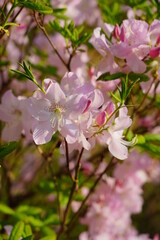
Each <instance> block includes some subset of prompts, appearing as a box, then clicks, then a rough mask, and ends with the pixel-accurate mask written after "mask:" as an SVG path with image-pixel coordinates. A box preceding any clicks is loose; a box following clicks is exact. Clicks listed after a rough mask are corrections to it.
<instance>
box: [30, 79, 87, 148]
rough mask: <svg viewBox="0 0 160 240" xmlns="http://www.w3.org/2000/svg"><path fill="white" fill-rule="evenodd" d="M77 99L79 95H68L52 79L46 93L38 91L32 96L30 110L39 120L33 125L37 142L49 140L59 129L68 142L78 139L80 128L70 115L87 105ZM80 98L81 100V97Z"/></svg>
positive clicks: (34, 137) (42, 142) (41, 142)
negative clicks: (80, 103) (81, 103)
mask: <svg viewBox="0 0 160 240" xmlns="http://www.w3.org/2000/svg"><path fill="white" fill-rule="evenodd" d="M47 81H48V80H47ZM76 100H77V96H70V97H66V95H65V93H64V92H63V91H62V89H61V87H60V86H59V84H58V83H56V82H52V81H50V83H49V84H48V88H47V89H46V93H45V94H42V93H39V91H38V92H36V93H35V94H34V95H33V97H31V98H30V104H29V111H30V113H31V115H32V116H33V117H34V118H35V119H36V120H37V121H36V123H35V125H34V126H33V139H34V141H35V143H36V144H44V143H47V142H49V141H50V140H51V138H52V135H53V134H54V133H55V132H56V131H57V130H58V131H60V132H61V134H62V136H64V137H65V138H66V140H67V142H68V143H73V142H75V141H76V139H77V136H78V128H77V126H76V124H75V123H74V122H73V121H72V120H71V119H70V118H69V115H70V114H71V113H72V112H74V111H75V112H76V111H77V110H79V111H83V110H84V109H85V105H84V104H83V106H82V105H81V106H80V105H79V102H78V103H77V102H76ZM78 100H79V101H80V99H79V98H78Z"/></svg>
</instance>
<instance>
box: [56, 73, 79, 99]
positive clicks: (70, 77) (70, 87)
mask: <svg viewBox="0 0 160 240" xmlns="http://www.w3.org/2000/svg"><path fill="white" fill-rule="evenodd" d="M80 86H81V84H80V80H79V79H78V77H77V75H76V74H75V73H73V72H67V73H66V74H65V75H64V77H63V78H62V80H61V88H62V90H63V91H64V92H65V94H66V95H69V94H70V93H72V94H73V93H74V92H76V90H77V89H78V88H79V87H80Z"/></svg>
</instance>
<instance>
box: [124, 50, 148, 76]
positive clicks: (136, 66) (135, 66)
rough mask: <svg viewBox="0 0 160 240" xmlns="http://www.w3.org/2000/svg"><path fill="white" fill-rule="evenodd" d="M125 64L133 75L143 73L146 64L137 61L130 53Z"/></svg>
mask: <svg viewBox="0 0 160 240" xmlns="http://www.w3.org/2000/svg"><path fill="white" fill-rule="evenodd" d="M126 60H127V64H128V66H129V67H130V68H131V70H132V71H133V72H135V73H144V72H145V70H146V64H145V63H144V62H142V61H141V60H139V59H138V57H137V56H136V55H135V54H134V53H132V54H130V55H129V56H128V57H127V58H126Z"/></svg>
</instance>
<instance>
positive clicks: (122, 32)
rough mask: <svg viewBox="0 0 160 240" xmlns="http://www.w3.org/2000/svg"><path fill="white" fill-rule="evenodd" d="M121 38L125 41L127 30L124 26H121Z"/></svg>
mask: <svg viewBox="0 0 160 240" xmlns="http://www.w3.org/2000/svg"><path fill="white" fill-rule="evenodd" d="M120 40H121V41H122V42H124V40H125V31H124V27H122V28H121V33H120Z"/></svg>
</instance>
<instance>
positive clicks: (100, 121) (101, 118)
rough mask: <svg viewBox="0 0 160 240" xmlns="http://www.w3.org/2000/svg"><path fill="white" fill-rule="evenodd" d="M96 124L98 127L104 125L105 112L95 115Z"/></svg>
mask: <svg viewBox="0 0 160 240" xmlns="http://www.w3.org/2000/svg"><path fill="white" fill-rule="evenodd" d="M96 122H97V125H98V126H102V125H103V124H105V122H106V113H105V112H101V113H99V114H98V115H97V117H96Z"/></svg>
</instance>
